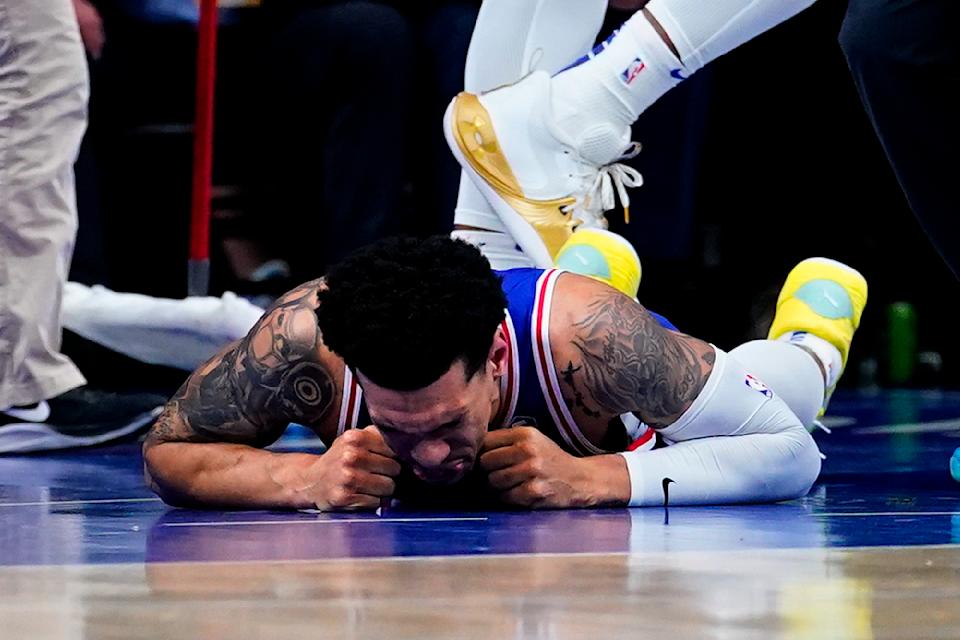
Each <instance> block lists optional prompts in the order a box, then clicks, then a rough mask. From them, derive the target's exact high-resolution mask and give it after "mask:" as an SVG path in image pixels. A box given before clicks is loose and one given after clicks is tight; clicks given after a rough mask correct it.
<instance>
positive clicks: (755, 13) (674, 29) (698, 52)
mask: <svg viewBox="0 0 960 640" xmlns="http://www.w3.org/2000/svg"><path fill="white" fill-rule="evenodd" d="M813 3H814V0H710V2H703V0H650V2H649V3H648V4H647V6H646V10H647V11H649V12H650V13H651V14H653V16H654V17H655V18H656V19H657V21H658V22H659V23H660V24H661V25H662V26H663V30H664V31H666V32H667V35H669V36H670V39H671V41H673V44H674V46H675V47H676V48H677V52H678V53H679V54H680V60H681V61H682V63H683V66H684V67H686V69H687V72H688V73H693V72H694V71H696V70H698V69H700V68H701V67H703V66H704V65H705V64H707V63H708V62H711V61H713V60H716V59H717V58H719V57H720V56H722V55H723V54H725V53H728V52H730V51H732V50H733V49H735V48H737V47H739V46H740V45H741V44H743V43H744V42H747V41H749V40H752V39H753V38H755V37H757V36H758V35H760V34H761V33H763V32H764V31H767V30H768V29H770V28H772V27H775V26H776V25H778V24H780V23H781V22H783V21H784V20H787V19H788V18H791V17H793V16H794V15H796V14H798V13H800V12H801V11H802V10H804V9H806V8H807V7H809V6H810V5H812V4H813Z"/></svg>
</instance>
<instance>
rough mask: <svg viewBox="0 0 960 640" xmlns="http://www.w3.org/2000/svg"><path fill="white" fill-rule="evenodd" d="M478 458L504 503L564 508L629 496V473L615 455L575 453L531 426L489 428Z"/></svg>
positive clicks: (601, 503)
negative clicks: (590, 455)
mask: <svg viewBox="0 0 960 640" xmlns="http://www.w3.org/2000/svg"><path fill="white" fill-rule="evenodd" d="M479 462H480V467H481V468H482V469H484V470H485V471H486V472H487V473H488V480H489V483H490V486H491V487H493V488H494V489H495V490H497V491H498V492H500V498H501V499H502V500H503V501H504V502H505V503H507V504H512V505H517V506H522V507H530V508H534V509H565V508H570V507H591V506H604V505H616V504H621V505H623V504H626V503H627V502H629V500H630V477H629V474H628V473H627V465H626V463H625V462H624V461H623V459H622V458H621V457H620V456H616V455H603V456H594V457H589V458H576V457H574V456H572V455H570V454H569V453H567V452H565V451H564V450H563V449H561V448H560V447H559V446H557V444H556V443H555V442H553V441H552V440H550V439H549V438H548V437H547V436H545V435H544V434H543V433H541V432H540V431H538V430H537V429H534V428H532V427H514V428H512V429H501V430H497V431H491V432H490V433H489V434H487V437H486V439H485V440H484V442H483V447H482V448H481V450H480V461H479Z"/></svg>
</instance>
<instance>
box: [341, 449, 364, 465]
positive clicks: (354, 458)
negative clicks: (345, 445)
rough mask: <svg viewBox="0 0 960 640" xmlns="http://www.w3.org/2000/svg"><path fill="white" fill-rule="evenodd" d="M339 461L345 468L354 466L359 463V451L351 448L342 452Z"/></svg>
mask: <svg viewBox="0 0 960 640" xmlns="http://www.w3.org/2000/svg"><path fill="white" fill-rule="evenodd" d="M340 459H341V460H342V461H343V465H344V466H345V467H353V466H356V465H357V464H359V462H360V451H359V450H358V449H354V448H353V447H351V448H349V449H347V450H345V451H344V452H343V455H342V456H341V458H340Z"/></svg>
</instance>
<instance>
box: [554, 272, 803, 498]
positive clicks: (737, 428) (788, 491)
mask: <svg viewBox="0 0 960 640" xmlns="http://www.w3.org/2000/svg"><path fill="white" fill-rule="evenodd" d="M555 300H557V301H558V302H555V309H554V311H553V313H552V315H551V320H552V321H553V322H554V323H555V324H554V329H552V330H551V341H552V342H553V344H554V345H556V346H555V347H554V357H555V360H556V361H557V362H558V363H562V364H563V365H564V366H565V369H564V370H563V372H564V374H563V381H564V385H565V394H569V395H570V396H572V398H573V400H574V402H573V406H572V407H571V408H572V409H573V410H574V411H575V412H576V411H579V413H580V414H581V415H600V416H607V417H609V416H614V415H618V414H622V413H625V412H628V411H629V412H633V413H634V414H635V415H637V416H638V417H639V418H640V419H641V420H643V421H644V422H645V423H646V424H648V425H650V426H651V427H654V428H655V429H657V430H658V431H659V432H660V433H661V434H662V435H663V437H664V438H665V439H666V440H667V441H668V442H670V443H672V444H671V446H668V447H665V448H661V449H657V450H654V451H650V452H625V453H622V454H618V455H599V456H594V457H593V458H585V459H582V460H581V461H579V462H577V463H576V465H575V466H577V467H580V468H581V471H580V473H579V477H581V478H583V479H584V480H583V483H584V484H583V486H584V487H585V489H584V492H585V493H586V495H587V496H588V497H589V498H590V500H592V501H599V502H606V503H612V504H630V505H633V506H642V505H651V504H663V502H664V501H665V499H666V485H667V484H668V483H672V484H670V498H671V501H672V502H673V503H674V504H727V503H736V502H762V501H775V500H784V499H790V498H796V497H799V496H802V495H804V494H805V493H806V492H807V491H808V490H809V488H810V486H811V485H812V484H813V482H814V481H815V479H816V477H817V475H818V474H819V471H820V457H819V451H818V450H817V446H816V443H814V441H813V439H812V438H811V437H810V434H809V433H807V431H806V429H804V427H803V425H802V424H801V423H800V420H799V419H798V418H797V417H796V415H794V414H793V412H792V411H790V409H789V407H788V406H787V405H786V404H785V403H784V402H783V400H782V399H781V398H780V397H779V396H776V395H775V394H774V393H773V392H771V391H770V390H769V389H766V388H765V387H762V385H761V388H759V389H758V388H755V386H753V385H751V384H749V381H750V378H749V376H748V373H747V371H746V370H745V368H744V367H743V365H742V364H741V363H739V362H737V360H736V359H735V358H733V357H730V356H729V355H728V354H726V353H724V352H723V351H721V350H719V349H715V348H714V347H712V346H711V345H709V344H707V343H706V342H703V341H701V340H698V339H696V338H692V337H690V336H686V335H683V334H681V333H678V332H675V331H668V330H666V329H664V328H663V327H662V326H660V324H659V323H658V322H657V321H656V319H655V318H653V317H652V316H651V315H650V314H649V313H647V311H646V310H644V309H643V307H641V306H640V305H639V304H637V303H636V302H634V301H633V300H630V299H628V298H627V297H625V296H623V295H621V294H619V293H617V292H615V291H613V290H611V289H609V288H607V287H604V286H601V285H599V284H597V283H595V282H592V281H589V280H587V279H586V278H582V277H578V276H573V275H566V276H564V277H562V278H561V279H560V281H559V282H558V284H557V291H556V293H555ZM558 304H559V307H557V306H556V305H558ZM558 316H559V318H558ZM555 333H556V334H557V335H554V334H555ZM561 358H563V359H561Z"/></svg>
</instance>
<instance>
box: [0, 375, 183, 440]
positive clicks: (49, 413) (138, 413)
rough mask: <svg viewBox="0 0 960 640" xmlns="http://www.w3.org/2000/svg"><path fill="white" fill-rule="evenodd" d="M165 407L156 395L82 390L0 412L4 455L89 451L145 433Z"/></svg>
mask: <svg viewBox="0 0 960 640" xmlns="http://www.w3.org/2000/svg"><path fill="white" fill-rule="evenodd" d="M165 402H166V398H164V397H163V396H159V395H155V394H152V393H123V394H121V393H109V392H106V391H97V390H95V389H90V388H89V387H78V388H77V389H72V390H70V391H67V392H66V393H64V394H62V395H59V396H57V397H55V398H51V399H50V400H45V401H43V402H39V403H37V404H36V405H34V406H32V407H11V408H10V409H5V410H3V411H0V454H2V453H27V452H31V451H51V450H53V449H67V448H70V447H89V446H91V445H95V444H102V443H104V442H109V441H111V440H116V439H118V438H122V437H124V436H127V435H130V434H132V433H136V432H137V431H139V430H141V429H145V428H146V427H147V426H148V425H150V424H151V423H152V422H153V420H154V419H155V418H156V417H157V416H158V415H159V414H160V410H161V408H162V407H163V405H164V403H165Z"/></svg>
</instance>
